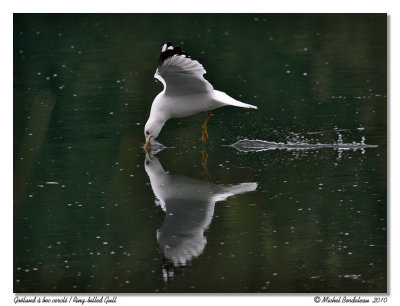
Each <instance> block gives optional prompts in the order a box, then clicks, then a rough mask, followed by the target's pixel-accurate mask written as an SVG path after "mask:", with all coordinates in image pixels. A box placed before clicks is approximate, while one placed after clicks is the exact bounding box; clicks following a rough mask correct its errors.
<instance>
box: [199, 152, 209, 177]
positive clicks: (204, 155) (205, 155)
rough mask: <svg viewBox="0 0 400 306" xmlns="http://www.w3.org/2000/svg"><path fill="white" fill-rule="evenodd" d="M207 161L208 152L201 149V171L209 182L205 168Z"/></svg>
mask: <svg viewBox="0 0 400 306" xmlns="http://www.w3.org/2000/svg"><path fill="white" fill-rule="evenodd" d="M207 159H208V152H207V151H206V149H204V148H203V150H202V152H201V164H202V165H203V169H204V171H205V172H206V174H207V179H208V180H211V175H210V172H209V171H208V168H207Z"/></svg>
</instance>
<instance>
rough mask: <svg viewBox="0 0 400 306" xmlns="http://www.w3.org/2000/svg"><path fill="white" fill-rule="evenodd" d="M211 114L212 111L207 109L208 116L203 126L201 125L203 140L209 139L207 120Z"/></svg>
mask: <svg viewBox="0 0 400 306" xmlns="http://www.w3.org/2000/svg"><path fill="white" fill-rule="evenodd" d="M210 116H211V112H210V111H207V116H206V119H205V120H204V123H203V126H202V127H201V136H202V137H201V139H202V140H203V142H206V141H207V138H208V133H207V122H208V120H209V119H210Z"/></svg>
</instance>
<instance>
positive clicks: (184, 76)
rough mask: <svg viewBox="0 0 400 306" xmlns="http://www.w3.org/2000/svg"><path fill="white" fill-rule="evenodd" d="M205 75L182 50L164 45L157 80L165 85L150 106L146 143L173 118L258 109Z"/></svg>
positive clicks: (168, 43) (146, 126) (169, 44)
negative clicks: (229, 108) (222, 109)
mask: <svg viewBox="0 0 400 306" xmlns="http://www.w3.org/2000/svg"><path fill="white" fill-rule="evenodd" d="M205 73H206V70H205V69H204V67H203V66H202V65H201V64H200V63H199V62H198V61H196V60H193V59H191V58H190V57H188V56H187V55H186V53H185V52H182V51H181V49H180V47H178V46H176V47H173V46H172V44H171V43H170V42H167V43H165V44H163V46H162V49H161V55H160V60H159V63H158V66H157V70H156V73H155V74H154V77H155V78H156V79H158V80H160V81H161V82H162V83H163V85H164V90H163V91H162V92H161V93H159V94H158V95H157V96H156V98H155V99H154V101H153V105H152V106H151V111H150V116H149V119H148V120H147V123H146V125H145V129H144V134H145V137H146V143H149V142H150V141H151V140H152V139H155V138H157V137H158V135H159V134H160V131H161V129H162V127H163V126H164V124H165V122H166V121H167V120H168V119H170V118H182V117H187V116H191V115H194V114H197V113H200V112H207V111H212V110H214V109H216V108H219V107H222V106H227V105H231V106H237V107H244V108H255V109H256V108H257V106H254V105H251V104H246V103H243V102H240V101H237V100H235V99H233V98H231V97H230V96H228V95H227V94H226V93H224V92H222V91H218V90H214V88H213V86H212V85H211V84H210V83H209V82H208V81H207V80H206V79H205V78H204V77H203V74H205Z"/></svg>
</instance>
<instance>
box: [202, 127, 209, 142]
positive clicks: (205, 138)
mask: <svg viewBox="0 0 400 306" xmlns="http://www.w3.org/2000/svg"><path fill="white" fill-rule="evenodd" d="M207 139H208V133H207V128H206V127H203V129H202V131H201V140H203V142H206V141H207Z"/></svg>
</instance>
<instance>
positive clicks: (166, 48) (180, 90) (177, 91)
mask: <svg viewBox="0 0 400 306" xmlns="http://www.w3.org/2000/svg"><path fill="white" fill-rule="evenodd" d="M205 73H206V71H205V69H204V67H203V65H201V64H200V63H199V62H198V61H196V60H193V59H191V58H190V57H189V56H187V55H186V53H185V52H182V51H181V48H180V47H179V46H176V47H173V46H172V44H171V43H170V42H167V43H165V44H164V45H163V47H162V49H161V55H160V61H159V63H158V66H157V70H156V73H155V75H154V77H155V78H157V79H158V80H160V81H161V82H162V83H163V85H164V90H165V94H167V95H171V96H183V95H190V94H197V93H204V92H212V91H213V90H214V89H213V87H212V85H211V84H210V83H209V82H208V81H207V80H206V79H204V77H203V74H205Z"/></svg>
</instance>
